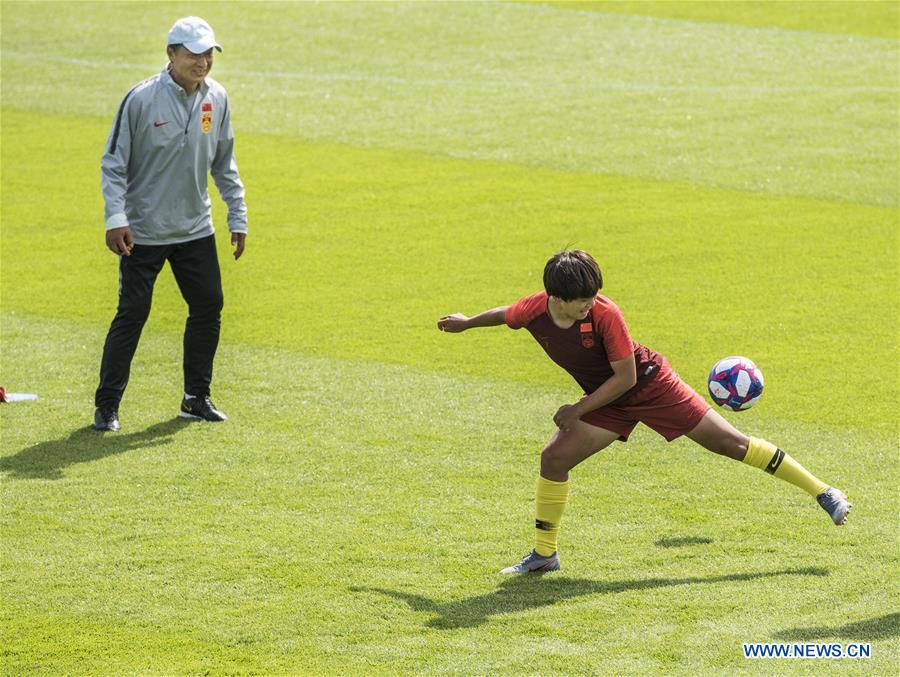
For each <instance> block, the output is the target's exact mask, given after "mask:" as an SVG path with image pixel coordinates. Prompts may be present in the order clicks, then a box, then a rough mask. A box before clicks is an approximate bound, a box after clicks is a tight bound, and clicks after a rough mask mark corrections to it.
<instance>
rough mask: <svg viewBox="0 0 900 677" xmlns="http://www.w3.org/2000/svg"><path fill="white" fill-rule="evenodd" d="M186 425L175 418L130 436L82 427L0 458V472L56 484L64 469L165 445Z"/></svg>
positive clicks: (185, 422) (10, 475) (186, 423)
mask: <svg viewBox="0 0 900 677" xmlns="http://www.w3.org/2000/svg"><path fill="white" fill-rule="evenodd" d="M186 425H190V423H189V421H188V420H187V419H184V418H180V417H175V418H173V419H170V420H168V421H163V422H161V423H156V424H154V425H151V426H150V427H149V428H147V429H146V430H141V431H138V432H133V433H100V432H98V431H96V430H94V429H93V428H92V427H91V426H85V427H84V428H78V429H77V430H74V431H72V432H71V433H70V434H69V435H68V436H66V437H63V438H61V439H58V440H47V441H46V442H39V443H38V444H34V445H32V446H30V447H25V448H24V449H22V450H21V451H19V452H18V453H16V454H14V455H12V456H6V457H4V458H0V472H5V473H8V474H7V477H9V478H10V479H45V480H58V479H60V478H62V477H63V472H62V471H63V469H64V468H67V467H69V466H70V465H74V464H76V463H87V462H89V461H96V460H97V459H100V458H106V457H107V456H114V455H116V454H123V453H125V452H126V451H133V450H135V449H145V448H147V447H154V446H158V445H160V444H167V443H168V442H170V441H171V439H172V435H173V434H174V433H176V432H178V431H179V430H181V429H182V428H183V427H184V426H186Z"/></svg>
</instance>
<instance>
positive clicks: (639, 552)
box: [0, 313, 898, 674]
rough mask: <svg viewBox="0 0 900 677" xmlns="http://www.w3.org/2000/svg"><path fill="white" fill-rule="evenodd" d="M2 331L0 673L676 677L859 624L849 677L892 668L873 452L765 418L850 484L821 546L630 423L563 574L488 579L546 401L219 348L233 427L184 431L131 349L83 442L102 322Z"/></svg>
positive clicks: (787, 513)
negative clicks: (14, 398)
mask: <svg viewBox="0 0 900 677" xmlns="http://www.w3.org/2000/svg"><path fill="white" fill-rule="evenodd" d="M2 319H3V322H2V332H3V333H2V345H3V351H4V352H3V364H4V372H5V373H6V374H8V375H9V377H10V378H13V380H14V382H19V383H21V382H23V380H24V378H25V377H26V376H30V377H31V378H32V383H31V384H32V385H33V386H34V388H35V390H37V391H38V392H39V393H40V394H41V395H42V399H41V400H40V401H39V402H36V403H29V404H21V405H9V406H7V407H4V408H3V409H2V410H0V414H2V416H3V419H2V424H3V438H4V451H3V455H2V458H0V471H2V472H3V475H4V479H3V481H2V490H3V505H4V510H3V512H2V523H0V528H2V536H3V544H4V547H3V549H2V577H3V590H4V595H3V599H2V621H3V622H2V640H3V645H4V647H5V651H6V655H5V659H4V664H5V667H6V668H7V669H9V670H10V671H12V672H21V671H23V670H27V669H30V670H33V671H36V672H48V673H59V672H95V671H102V672H117V673H118V672H137V671H147V670H149V671H151V672H202V671H204V670H211V671H213V672H235V671H250V672H305V673H308V672H327V673H335V672H342V673H348V672H349V673H354V674H359V673H372V672H375V673H379V674H381V673H396V672H400V673H407V674H408V673H428V674H431V673H446V672H451V673H469V674H470V673H473V672H475V673H485V672H492V673H498V674H514V673H521V672H523V671H528V669H529V665H533V664H534V663H535V662H540V663H541V664H542V665H546V666H548V669H552V670H553V671H554V672H555V673H560V674H585V673H590V672H594V671H600V672H604V673H606V672H626V673H633V672H643V673H653V674H661V673H673V672H674V673H677V674H688V673H691V672H693V673H694V674H696V673H697V672H704V671H710V670H718V671H721V670H722V669H728V670H735V669H748V665H747V663H746V662H745V661H744V659H743V658H742V657H741V655H740V643H741V642H742V641H751V640H755V641H774V640H777V639H779V638H783V637H794V638H799V639H800V640H803V639H804V638H809V639H812V638H823V637H829V638H832V637H833V638H836V639H838V640H843V641H849V639H848V638H850V637H853V638H855V639H861V637H858V636H857V635H854V634H853V633H854V632H859V631H855V630H854V628H855V627H856V626H859V627H860V628H862V629H863V631H864V632H865V633H866V638H867V639H869V640H870V641H872V642H873V643H874V646H875V648H876V651H875V657H874V658H873V659H872V660H871V661H870V662H867V663H866V664H865V665H864V666H861V665H858V664H847V665H846V668H844V666H843V664H842V669H846V670H847V671H848V673H849V674H864V670H868V671H869V674H871V673H872V672H873V671H874V672H875V673H878V672H881V671H883V670H884V669H887V667H888V666H890V665H892V664H893V663H892V661H895V660H896V658H897V655H898V654H897V651H898V643H897V635H896V624H895V623H893V624H892V621H891V616H890V613H891V611H892V608H893V607H892V603H891V600H892V599H896V596H895V594H896V590H895V589H894V588H893V587H892V586H890V585H888V586H885V585H884V583H883V582H884V581H892V580H896V573H897V566H896V552H895V549H894V548H893V539H892V534H893V526H892V516H893V515H894V514H895V513H896V495H895V492H894V491H893V487H894V486H895V485H896V477H895V472H893V471H890V468H892V465H891V464H890V461H889V459H890V458H891V457H892V454H893V452H894V440H893V439H892V438H891V437H889V436H872V435H861V434H858V433H854V434H852V435H848V434H841V435H837V436H835V435H832V434H828V433H824V432H822V431H821V430H816V429H814V428H811V427H808V426H804V425H798V424H796V423H784V424H779V423H777V422H772V421H766V422H765V425H766V427H767V429H768V430H769V432H770V433H771V435H770V437H771V438H772V439H777V440H778V441H779V443H780V444H783V445H784V446H785V447H786V448H789V449H792V450H793V449H799V448H800V447H803V451H802V452H801V451H799V450H798V451H795V454H796V455H797V456H800V457H802V458H803V459H804V461H805V462H806V463H807V464H808V465H809V466H810V467H811V468H815V469H816V470H817V472H819V473H820V474H821V475H823V476H828V477H841V478H842V479H844V480H845V481H846V483H847V485H846V486H847V487H848V489H850V490H852V491H853V493H854V496H855V497H856V499H857V501H858V505H857V509H856V510H855V512H854V514H853V518H854V519H853V521H852V522H851V524H852V527H849V528H847V529H843V530H837V529H835V528H833V527H832V526H831V525H830V524H828V522H827V518H826V517H825V516H824V515H823V514H822V513H821V511H820V510H819V508H818V507H816V506H815V505H814V504H813V503H812V502H811V501H810V499H809V498H808V497H806V496H805V495H803V494H802V493H800V492H798V491H796V490H795V489H793V488H791V487H789V486H788V485H786V484H783V483H779V482H776V481H774V480H772V479H771V478H769V477H767V476H766V475H765V474H763V473H759V472H756V471H753V470H751V469H749V468H746V467H743V466H741V465H739V464H735V463H731V462H727V461H725V460H723V459H718V458H715V457H712V456H710V455H709V454H706V453H704V452H699V451H696V450H694V449H692V448H690V447H689V446H688V445H686V444H684V443H676V444H674V445H669V446H667V445H665V444H664V443H663V442H662V441H661V440H659V439H658V438H655V436H653V435H651V434H648V433H641V434H638V435H636V436H635V439H634V440H633V441H632V442H630V443H629V444H628V445H627V446H626V447H621V446H617V447H616V448H615V449H614V450H611V451H610V453H607V454H604V455H602V456H601V457H600V458H597V459H594V460H592V461H591V462H589V464H587V465H586V466H585V467H584V468H583V469H581V470H579V471H577V473H576V475H575V476H574V481H573V488H574V493H573V498H572V504H571V507H570V510H569V512H568V514H567V522H566V534H565V537H564V545H563V547H564V556H565V559H564V562H565V567H566V569H565V571H564V573H563V574H562V575H560V576H558V577H555V578H545V579H538V580H522V579H517V580H513V581H510V580H501V579H499V578H498V577H497V576H496V574H495V573H494V572H495V571H496V569H497V568H499V567H500V566H503V565H504V564H507V563H508V561H509V560H511V559H512V558H514V557H516V556H518V554H520V553H519V550H523V549H524V548H525V547H527V543H528V540H529V538H530V531H531V529H530V528H529V519H530V517H529V516H530V514H531V491H532V482H533V478H534V472H535V469H536V460H537V458H536V454H537V451H538V449H539V447H540V443H541V442H542V441H543V438H544V437H545V436H546V435H547V434H548V432H549V427H550V425H549V419H548V418H547V415H548V414H549V413H550V411H551V406H552V404H554V403H555V401H556V400H555V396H556V393H555V392H551V391H542V390H537V389H534V388H529V387H526V386H521V385H518V386H517V385H515V384H509V383H497V382H493V381H491V380H484V379H474V378H470V377H463V378H451V377H447V376H440V375H435V374H428V373H423V372H421V371H420V370H417V369H410V368H407V367H399V366H391V365H379V364H372V363H365V362H354V361H343V360H335V359H329V358H320V357H314V356H305V355H301V354H298V353H296V352H293V351H284V350H276V349H263V348H255V347H242V346H237V345H234V344H226V345H224V346H223V348H222V351H221V354H220V359H219V361H218V363H217V365H218V373H219V376H218V379H217V393H218V394H219V401H220V403H221V404H222V405H223V406H226V407H227V410H228V412H229V413H230V414H231V416H232V419H231V421H229V422H228V423H227V424H224V425H222V426H209V425H202V424H201V425H190V424H188V425H182V424H180V422H179V421H178V420H173V419H172V416H173V412H174V409H175V406H176V404H177V399H178V387H177V385H178V384H177V382H178V380H179V369H178V359H176V355H175V354H173V343H172V340H171V338H170V337H168V336H165V335H160V334H154V333H150V334H148V335H147V336H146V337H145V339H144V341H143V342H142V345H141V350H140V352H139V354H138V359H137V361H136V365H135V370H134V376H133V383H132V385H131V387H130V389H129V393H128V397H127V400H126V402H125V403H124V404H123V408H122V413H123V423H124V424H125V429H124V430H123V432H122V433H121V434H120V435H117V436H106V437H102V438H99V437H98V436H96V435H95V434H94V433H93V432H91V431H88V430H85V429H84V426H85V424H86V422H87V421H88V420H89V419H90V410H91V405H90V398H89V393H87V392H86V390H87V388H88V386H90V384H91V381H92V378H91V375H92V374H93V372H94V369H95V364H96V359H95V358H96V355H95V353H94V352H93V350H92V346H93V345H97V344H99V342H100V341H101V340H102V334H103V332H102V330H100V329H98V328H90V327H86V326H84V325H80V324H78V323H73V322H67V321H48V320H46V319H44V318H30V317H27V316H22V315H10V314H8V313H6V314H4V316H3V318H2ZM7 370H8V371H7ZM749 416H750V417H751V419H752V418H753V417H754V413H753V412H749ZM748 420H749V419H748ZM541 421H544V423H541ZM885 469H888V472H885ZM825 553H827V556H826V554H825ZM786 589H790V591H791V594H790V595H787V594H785V590H786ZM824 607H827V608H828V609H829V610H830V611H829V613H828V614H825V615H823V613H822V609H823V608H824ZM585 627H590V628H591V629H592V630H591V632H590V633H585V632H583V628H585ZM579 629H581V630H579ZM713 638H714V640H713ZM811 665H817V666H819V665H830V664H826V663H818V662H817V663H813V664H811ZM749 667H750V669H752V667H753V666H749ZM764 667H766V668H767V669H777V670H778V671H779V672H785V673H793V672H795V671H799V673H802V672H803V671H804V670H805V669H806V666H805V665H804V666H798V665H797V663H792V662H788V661H781V662H772V663H767V664H766V666H764Z"/></svg>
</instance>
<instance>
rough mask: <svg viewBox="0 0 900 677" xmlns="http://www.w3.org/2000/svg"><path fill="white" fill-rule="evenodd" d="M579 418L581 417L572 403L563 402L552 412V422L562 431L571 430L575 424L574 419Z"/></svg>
mask: <svg viewBox="0 0 900 677" xmlns="http://www.w3.org/2000/svg"><path fill="white" fill-rule="evenodd" d="M579 418H581V415H580V414H579V412H578V408H577V407H576V406H575V405H574V404H564V405H563V406H561V407H560V408H559V409H557V410H556V413H555V414H553V422H554V423H555V424H556V427H557V428H559V429H560V430H562V431H563V432H568V431H569V430H571V429H572V426H573V425H575V421H577V420H578V419H579Z"/></svg>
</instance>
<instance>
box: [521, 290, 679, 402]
mask: <svg viewBox="0 0 900 677" xmlns="http://www.w3.org/2000/svg"><path fill="white" fill-rule="evenodd" d="M548 300H549V299H548V296H547V292H545V291H541V292H538V293H536V294H532V295H531V296H526V297H525V298H522V299H519V300H518V301H516V302H515V303H514V304H512V305H511V306H510V307H509V308H507V310H506V324H507V325H509V327H510V328H512V329H520V328H522V327H525V328H526V329H527V330H528V331H529V332H530V333H531V335H532V336H534V338H535V340H536V341H537V342H538V343H540V344H541V347H542V348H543V349H544V351H545V352H546V353H547V355H549V356H550V359H551V360H553V361H554V362H556V364H558V365H559V366H560V367H562V368H563V369H565V370H566V371H567V372H569V373H570V374H571V375H572V377H573V378H574V379H575V381H577V382H578V385H580V386H581V388H582V389H583V390H584V392H585V393H592V392H594V391H595V390H597V388H599V387H600V386H601V385H603V383H605V382H606V381H607V380H608V379H609V377H610V376H612V375H613V368H612V365H610V362H616V361H617V360H621V359H624V358H626V357H628V355H634V362H635V368H636V373H637V384H635V386H634V387H633V388H631V389H630V390H629V391H628V392H626V393H625V394H623V395H622V396H621V397H619V398H618V399H617V400H616V401H617V402H619V401H622V400H624V399H625V398H626V397H629V396H631V395H632V394H634V393H635V392H636V391H637V390H638V389H640V388H641V387H643V386H644V385H646V384H647V383H648V382H650V380H652V379H653V378H655V377H656V376H657V375H659V374H660V371H663V372H667V371H668V370H669V369H670V368H669V366H668V362H666V360H665V358H663V356H662V355H660V354H659V353H656V352H654V351H652V350H650V349H649V348H647V347H646V346H643V345H641V344H640V343H637V342H636V341H633V340H632V338H631V334H630V333H629V332H628V327H627V326H626V324H625V318H623V317H622V312H621V311H620V310H619V307H618V306H617V305H616V304H615V303H613V302H612V301H611V300H610V299H608V298H606V297H605V296H601V295H600V294H597V297H596V298H595V299H594V305H593V307H592V308H591V312H590V314H589V315H588V316H587V317H586V318H585V319H584V320H576V321H575V324H573V325H572V326H571V327H569V328H568V329H562V328H560V327H558V326H557V325H556V324H555V323H554V322H553V319H552V318H551V317H550V313H549V311H548V310H547V302H548Z"/></svg>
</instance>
